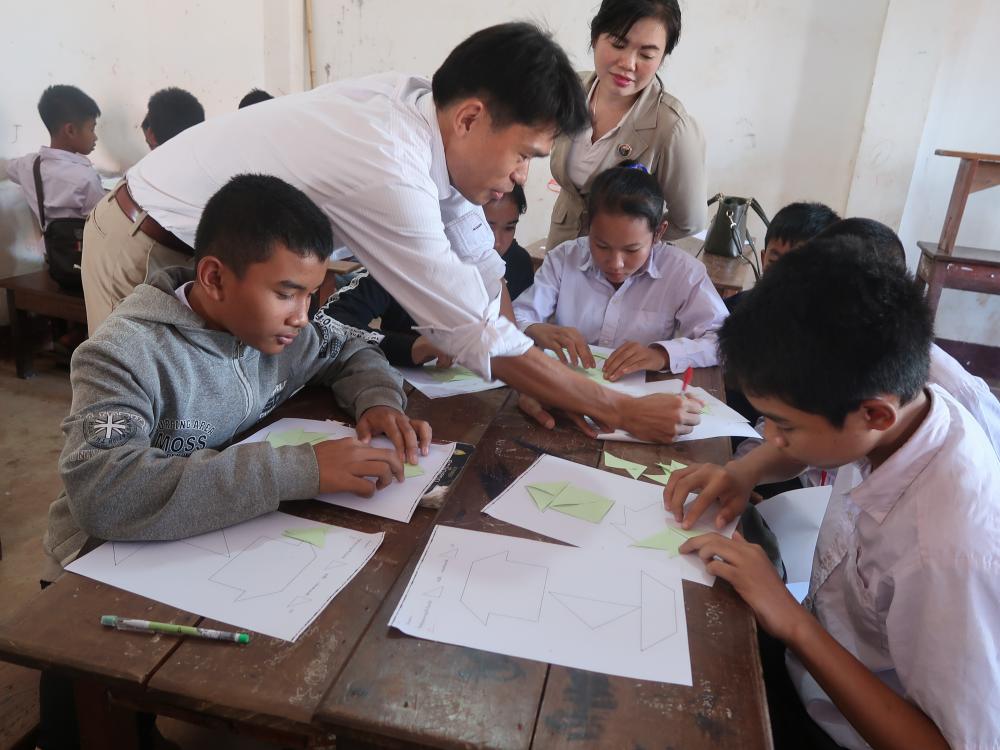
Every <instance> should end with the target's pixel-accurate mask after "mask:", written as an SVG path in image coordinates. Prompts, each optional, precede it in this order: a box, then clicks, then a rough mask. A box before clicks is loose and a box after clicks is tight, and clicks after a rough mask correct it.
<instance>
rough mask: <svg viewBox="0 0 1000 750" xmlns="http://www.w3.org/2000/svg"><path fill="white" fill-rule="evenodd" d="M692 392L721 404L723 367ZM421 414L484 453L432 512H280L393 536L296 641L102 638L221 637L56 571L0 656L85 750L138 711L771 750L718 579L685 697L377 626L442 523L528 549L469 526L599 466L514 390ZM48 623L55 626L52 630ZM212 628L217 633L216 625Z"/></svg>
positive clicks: (318, 743)
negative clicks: (532, 476) (532, 478)
mask: <svg viewBox="0 0 1000 750" xmlns="http://www.w3.org/2000/svg"><path fill="white" fill-rule="evenodd" d="M695 383H696V384H700V385H702V386H703V387H707V388H708V389H709V390H710V391H711V392H713V393H715V394H716V395H720V396H721V394H722V382H721V377H720V375H719V373H718V371H717V370H714V369H713V370H707V371H698V374H697V377H696V379H695ZM278 411H279V413H278V414H276V415H274V417H273V418H278V417H279V416H298V417H313V418H322V417H327V416H333V415H335V414H334V413H335V409H334V407H333V399H332V397H331V396H330V394H329V393H328V392H325V391H317V390H311V391H307V392H303V393H302V394H299V395H298V396H296V397H295V398H294V399H292V401H291V402H290V403H289V404H286V405H284V406H283V407H282V408H281V409H279V410H278ZM407 411H408V412H409V413H410V414H412V415H414V416H421V417H424V418H429V419H430V421H431V422H432V425H433V426H434V429H435V435H436V436H438V437H441V438H446V439H458V440H462V441H466V442H473V443H476V444H477V446H478V447H477V451H476V453H475V455H474V456H473V458H472V460H471V461H470V462H469V465H468V466H467V467H466V469H465V471H464V472H463V474H462V475H461V476H460V478H459V480H458V482H457V483H456V485H455V486H454V488H453V489H452V491H451V492H450V493H449V496H448V497H447V499H446V500H445V504H444V506H443V508H442V509H441V511H440V512H439V513H438V514H437V518H435V512H434V511H430V510H428V509H419V510H418V511H417V513H416V514H415V515H414V518H413V520H412V521H411V522H410V523H409V524H401V523H396V522H393V521H387V520H384V519H379V518H375V517H372V516H366V515H364V514H361V513H357V512H354V511H351V510H346V509H342V508H336V507H334V506H330V505H326V504H322V503H318V502H315V501H299V502H295V503H285V504H283V505H282V510H283V511H286V512H291V513H294V514H296V515H300V516H303V517H307V518H312V519H316V520H322V521H326V522H330V523H336V524H338V525H341V526H346V527H349V528H353V529H357V530H362V531H376V530H384V531H385V532H386V539H385V542H384V543H383V544H382V546H381V548H380V549H379V551H378V552H377V553H376V555H375V557H374V558H373V559H372V561H371V562H369V564H368V565H366V566H365V567H364V568H363V569H362V570H361V571H360V572H359V573H358V575H357V576H356V577H355V578H354V580H353V581H352V582H351V583H350V584H349V585H348V586H347V587H346V588H345V589H344V590H343V591H342V592H341V593H340V594H339V595H338V596H337V597H336V598H335V599H334V600H333V601H332V602H331V604H330V605H329V606H328V607H327V608H326V609H325V610H324V611H323V612H322V613H321V614H320V616H319V617H318V618H317V619H316V621H315V622H314V623H313V624H312V625H311V626H310V627H309V628H308V630H307V631H306V632H305V633H304V634H303V635H302V636H301V637H300V638H299V640H298V641H297V642H295V643H287V642H284V641H279V640H276V639H271V638H266V637H263V636H255V637H254V639H253V641H252V642H251V644H250V645H249V646H248V647H246V648H234V647H232V646H231V645H229V646H227V645H226V644H219V643H216V642H212V641H204V640H199V639H188V638H172V637H166V636H160V635H157V636H153V637H149V636H148V635H145V634H129V633H113V634H109V633H107V632H106V631H104V630H103V629H101V628H100V627H99V626H98V625H97V623H98V622H99V617H100V615H102V614H110V613H128V614H135V615H137V616H142V617H146V618H148V619H156V620H166V621H171V620H172V621H174V622H183V623H185V624H194V623H195V622H199V621H200V622H201V623H202V624H204V625H206V626H208V627H212V626H213V625H216V624H217V623H213V622H212V621H210V620H204V619H202V618H198V617H197V616H195V615H190V614H187V613H184V612H180V611H177V610H175V609H173V608H170V607H167V606H165V605H161V604H157V603H156V602H152V601H150V600H147V599H144V598H142V597H139V596H135V595H133V594H129V593H127V592H123V591H119V590H117V589H114V588H111V587H108V586H104V585H102V584H98V583H95V582H93V581H90V580H88V579H85V578H82V577H79V576H76V575H73V574H67V575H65V576H64V577H63V578H61V579H60V580H59V581H58V582H57V583H56V584H55V585H53V586H51V587H49V589H47V590H46V591H44V592H42V593H41V594H40V595H39V596H38V597H37V598H36V599H35V600H34V601H33V602H32V603H30V604H29V605H28V606H27V607H26V608H25V609H23V610H22V611H20V612H18V613H17V614H16V616H15V618H14V619H13V620H12V621H11V622H8V623H6V624H4V625H3V626H0V658H3V659H5V660H8V661H12V662H15V663H20V664H24V665H27V666H32V667H36V668H38V667H51V668H54V669H57V670H58V671H60V672H62V673H64V674H68V675H70V676H72V677H74V678H75V679H76V681H77V694H78V702H79V704H80V706H81V726H82V730H83V731H84V732H85V733H86V734H85V737H84V740H85V745H84V746H85V747H111V746H114V747H116V748H117V747H122V748H127V747H132V746H134V745H133V744H132V743H133V742H134V739H135V738H134V736H133V733H132V732H130V731H129V728H130V727H132V726H134V722H131V721H130V720H129V718H130V716H131V713H130V712H132V711H134V710H149V711H153V712H155V713H159V714H164V715H170V716H175V717H178V718H181V719H188V720H192V721H196V722H198V723H202V724H209V725H212V726H216V727H220V728H225V729H228V730H231V731H234V732H240V733H252V734H254V735H256V736H259V737H262V738H266V739H270V740H272V741H276V742H280V743H281V744H283V745H285V746H295V747H323V746H329V745H331V744H332V743H333V742H334V740H333V739H332V738H333V737H336V744H337V746H338V747H340V748H345V747H351V746H355V747H364V746H370V745H369V743H373V744H375V745H379V746H400V744H399V743H400V741H402V742H405V743H412V744H413V745H417V746H425V747H455V746H458V745H465V746H470V745H475V746H487V747H499V748H519V747H529V746H531V745H532V738H534V746H535V747H551V746H554V745H563V744H567V743H570V742H572V743H573V744H574V745H577V744H580V743H583V745H586V746H591V747H617V746H623V745H625V744H628V745H630V746H638V745H643V746H659V745H662V738H663V737H666V736H669V737H670V738H671V742H672V743H674V744H676V746H678V747H713V748H715V747H740V748H743V747H746V748H767V747H770V746H771V741H770V729H769V725H768V719H767V709H766V702H765V698H764V691H763V684H762V681H761V672H760V664H759V662H758V656H757V647H756V629H755V626H754V622H753V618H752V615H751V613H750V611H749V610H748V609H747V607H746V606H745V605H743V603H742V602H741V601H740V600H739V597H738V596H737V595H736V594H735V593H734V592H733V591H732V589H731V588H730V587H729V586H728V585H727V584H725V583H724V582H721V581H719V582H717V583H716V585H715V586H714V587H713V588H711V589H710V588H707V587H703V586H698V585H696V584H689V583H687V582H685V584H684V593H685V601H686V610H687V617H688V632H689V639H690V643H691V653H692V668H693V672H694V675H695V687H693V688H688V687H681V686H677V685H664V684H659V683H640V682H636V681H633V680H625V679H621V678H615V677H608V676H605V675H599V674H594V673H590V672H583V671H580V670H573V669H567V668H564V667H556V666H550V665H547V664H543V663H539V662H533V661H528V660H524V659H513V658H510V657H506V656H501V655H498V654H490V653H485V652H481V651H476V650H473V649H465V648H460V647H455V646H450V645H447V644H442V643H435V642H431V641H423V640H419V639H416V638H410V637H408V636H403V635H400V634H399V633H396V632H395V631H390V630H389V629H388V627H387V622H388V618H389V615H390V614H391V612H392V610H393V608H394V607H395V604H396V602H397V601H398V599H399V596H400V595H401V593H402V590H403V588H404V587H405V584H406V581H407V580H408V576H409V573H410V572H411V571H412V568H413V565H415V563H416V559H417V557H418V553H419V551H420V550H421V549H422V546H423V544H424V543H425V541H426V539H427V536H428V535H429V532H430V528H431V526H432V524H433V523H434V522H436V521H441V522H444V523H449V524H453V525H459V526H464V527H467V528H477V529H483V530H489V531H500V532H502V533H506V534H511V535H516V536H522V537H529V538H537V537H534V535H532V534H530V533H529V532H527V531H525V530H523V529H520V528H517V527H513V526H509V525H507V524H504V523H502V522H499V521H497V520H495V519H492V518H491V517H489V516H484V515H483V514H482V513H480V510H481V508H482V506H483V505H484V504H485V503H486V502H487V501H488V499H490V498H492V497H495V496H496V494H498V493H499V492H500V491H501V490H502V489H503V488H504V487H505V486H506V485H507V484H508V483H509V482H510V481H511V480H512V479H513V478H514V477H515V476H517V474H519V473H520V472H521V471H523V470H524V469H525V468H527V466H528V465H529V464H530V463H531V462H532V461H533V460H534V459H535V457H536V456H537V455H538V454H537V448H541V449H543V450H548V451H552V452H553V453H559V454H560V455H564V456H567V457H569V458H572V459H574V460H577V461H580V462H581V463H585V464H588V465H592V466H594V465H597V464H598V458H599V455H600V450H601V447H602V446H601V445H600V444H599V443H597V442H595V441H591V440H589V439H587V438H585V437H584V436H583V435H581V434H579V433H577V432H575V431H573V430H572V429H571V428H569V427H560V428H558V429H557V430H555V431H552V432H550V431H546V430H543V429H541V428H538V427H536V426H534V425H533V423H529V422H528V421H527V420H526V419H525V418H524V417H523V415H521V414H520V413H519V412H518V411H517V409H516V405H515V403H514V398H513V395H512V394H511V393H510V392H509V391H508V390H507V389H501V390H494V391H486V392H484V393H479V394H471V395H469V396H460V397H454V398H450V399H444V400H436V401H430V400H428V399H425V398H424V397H423V396H421V395H420V394H418V393H414V394H412V395H411V400H410V404H409V407H408V410H407ZM728 443H729V441H728V439H717V440H706V441H698V442H692V443H682V444H679V445H678V446H648V445H639V444H628V443H616V444H614V448H613V450H614V452H615V453H616V454H617V455H621V456H623V457H626V458H631V459H635V460H641V461H644V462H646V463H651V462H653V461H654V460H661V461H662V460H665V459H667V458H679V459H680V460H682V461H685V462H688V461H693V460H715V461H722V460H725V459H726V458H727V457H728V455H729V447H728ZM53 613H58V616H53ZM220 626H221V625H220Z"/></svg>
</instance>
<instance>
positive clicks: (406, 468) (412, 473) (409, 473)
mask: <svg viewBox="0 0 1000 750" xmlns="http://www.w3.org/2000/svg"><path fill="white" fill-rule="evenodd" d="M425 473H426V472H425V471H424V470H423V469H422V468H421V467H419V466H416V465H414V464H403V476H404V477H406V478H407V479H409V478H410V477H422V476H423V475H424V474H425Z"/></svg>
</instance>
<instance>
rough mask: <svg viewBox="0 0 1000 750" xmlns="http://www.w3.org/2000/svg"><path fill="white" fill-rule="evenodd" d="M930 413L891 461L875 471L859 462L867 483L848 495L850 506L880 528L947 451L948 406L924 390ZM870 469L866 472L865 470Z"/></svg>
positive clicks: (865, 463) (949, 420)
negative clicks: (896, 506)
mask: <svg viewBox="0 0 1000 750" xmlns="http://www.w3.org/2000/svg"><path fill="white" fill-rule="evenodd" d="M925 393H927V395H928V398H929V399H930V404H931V407H930V410H929V411H928V412H927V416H926V417H924V421H923V422H921V423H920V426H919V427H917V429H916V431H915V432H914V433H913V434H912V435H911V436H910V439H909V440H907V441H906V442H905V443H904V444H903V445H902V446H901V447H900V448H899V449H898V450H897V451H896V452H895V453H893V454H892V455H891V456H889V458H888V460H887V461H886V462H885V463H883V464H882V465H881V466H879V467H878V468H877V469H875V470H874V471H871V472H870V473H868V471H867V470H870V466H869V465H868V461H867V459H866V460H863V461H859V462H857V464H856V466H857V467H858V469H859V470H860V471H861V474H862V476H864V477H865V478H864V480H863V481H862V482H861V483H860V484H858V486H857V487H855V488H854V489H852V490H851V491H850V492H848V493H847V497H849V498H850V500H851V502H852V503H854V504H855V505H857V506H858V508H860V509H861V510H862V511H863V512H865V513H867V514H868V515H869V516H871V517H872V518H873V519H874V520H875V522H876V523H879V524H881V523H882V521H884V520H885V518H886V516H888V515H889V513H890V512H891V511H892V509H893V507H895V505H896V503H897V502H898V501H899V498H900V497H902V496H903V493H904V492H906V491H907V490H908V489H909V488H910V485H911V484H913V482H914V481H915V480H916V479H917V477H918V476H920V473H921V472H922V471H923V470H924V469H926V468H927V465H928V464H930V462H931V461H932V460H933V459H934V457H935V456H937V454H938V452H939V451H940V450H941V448H942V447H944V444H945V441H946V440H947V438H948V430H949V427H950V425H951V415H950V412H949V410H948V405H947V404H946V403H945V402H944V401H943V400H942V398H941V397H940V396H939V395H938V394H937V393H935V389H934V388H933V387H929V388H927V389H926V390H925ZM866 469H867V470H866Z"/></svg>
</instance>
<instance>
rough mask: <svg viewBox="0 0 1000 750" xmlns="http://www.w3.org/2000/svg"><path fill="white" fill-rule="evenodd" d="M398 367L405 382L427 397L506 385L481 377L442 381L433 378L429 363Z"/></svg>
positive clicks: (458, 393)
mask: <svg viewBox="0 0 1000 750" xmlns="http://www.w3.org/2000/svg"><path fill="white" fill-rule="evenodd" d="M398 369H399V373H400V374H401V375H402V376H403V377H404V378H406V380H407V382H408V383H410V384H411V385H412V386H413V387H414V388H416V389H417V390H418V391H420V392H421V393H422V394H424V395H425V396H427V398H447V397H448V396H461V395H463V394H466V393H479V392H480V391H490V390H493V389H494V388H505V387H506V386H507V384H506V383H504V382H502V381H500V380H483V379H482V378H473V379H471V380H455V381H452V382H451V383H442V382H441V381H439V380H435V379H434V377H433V375H432V372H433V369H434V368H433V367H432V366H431V365H426V366H424V367H400V368H398Z"/></svg>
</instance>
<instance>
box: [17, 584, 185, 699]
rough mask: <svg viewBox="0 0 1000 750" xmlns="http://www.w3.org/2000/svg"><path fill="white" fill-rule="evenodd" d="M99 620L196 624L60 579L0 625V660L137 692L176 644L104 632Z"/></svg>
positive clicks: (172, 611) (117, 592)
mask: <svg viewBox="0 0 1000 750" xmlns="http://www.w3.org/2000/svg"><path fill="white" fill-rule="evenodd" d="M101 615H121V616H126V617H135V618H139V619H143V620H156V621H159V622H172V623H177V624H180V625H194V624H195V623H196V622H197V621H198V617H197V616H196V615H192V614H190V613H189V612H184V611H182V610H179V609H176V608H174V607H169V606H167V605H165V604H160V603H159V602H154V601H152V600H151V599H146V598H145V597H141V596H137V595H135V594H130V593H129V592H127V591H122V590H121V589H116V588H114V587H112V586H107V585H105V584H103V583H98V582H96V581H92V580H90V579H89V578H84V577H82V576H78V575H76V574H74V573H66V574H64V575H63V576H62V577H61V578H60V579H59V580H58V581H56V582H55V583H54V584H52V585H51V586H49V587H48V588H47V589H45V591H42V592H41V593H40V594H39V595H38V596H37V597H35V598H34V599H32V600H31V601H30V602H29V603H28V604H27V605H26V606H24V607H22V608H21V609H20V610H18V611H17V612H16V613H15V615H14V616H13V618H11V619H10V620H8V621H7V622H5V623H4V624H3V625H0V659H3V660H4V661H9V662H13V663H14V664H21V665H23V666H26V667H33V668H35V669H53V670H55V671H58V672H61V673H63V674H67V675H69V676H70V677H79V676H91V677H99V678H101V679H102V680H103V681H105V682H107V683H114V684H120V685H124V686H128V687H137V686H141V685H143V684H145V683H146V681H147V680H148V679H149V677H150V675H152V673H153V672H154V671H155V670H156V667H157V666H158V665H159V664H160V663H161V662H163V660H164V659H166V658H167V657H168V656H169V655H170V652H171V651H173V650H174V649H175V648H176V647H177V644H178V643H179V639H178V638H176V637H174V636H166V635H160V634H156V635H149V634H147V633H128V632H124V631H119V630H113V629H110V628H106V627H104V626H102V625H101Z"/></svg>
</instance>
